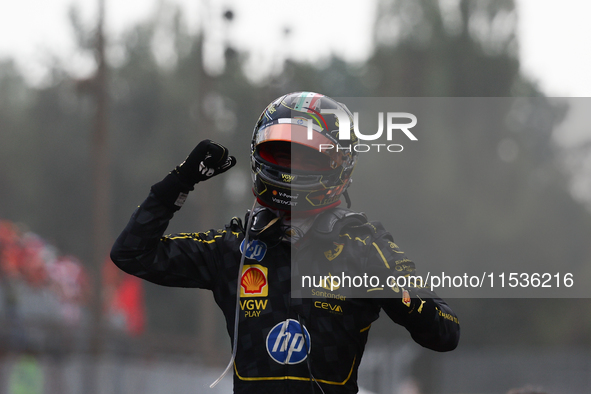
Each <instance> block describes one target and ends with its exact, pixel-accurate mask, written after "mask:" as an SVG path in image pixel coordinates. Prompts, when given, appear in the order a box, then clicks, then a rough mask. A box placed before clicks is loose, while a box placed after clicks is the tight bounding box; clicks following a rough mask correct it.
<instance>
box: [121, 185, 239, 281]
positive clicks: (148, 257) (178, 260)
mask: <svg viewBox="0 0 591 394" xmlns="http://www.w3.org/2000/svg"><path fill="white" fill-rule="evenodd" d="M175 210H176V209H175V208H171V207H170V204H168V203H167V202H164V201H162V197H157V196H156V194H155V193H154V191H152V192H151V193H150V194H149V196H148V198H147V199H146V200H145V201H144V202H143V203H142V204H141V205H140V206H139V207H138V208H137V209H136V210H135V212H134V213H133V215H132V216H131V219H130V220H129V222H128V224H127V226H126V227H125V229H124V230H123V231H122V232H121V234H120V235H119V237H118V238H117V240H116V241H115V243H114V245H113V247H112V249H111V260H113V262H114V263H115V264H116V265H117V266H118V267H119V268H120V269H122V270H123V271H125V272H127V273H129V274H131V275H135V276H137V277H140V278H142V279H145V280H148V281H150V282H152V283H156V284H159V285H164V286H174V287H199V288H205V289H211V288H212V287H213V282H214V280H215V278H216V272H217V270H218V267H219V262H220V261H221V260H222V259H221V253H223V250H222V249H223V238H224V235H225V231H222V230H217V231H213V230H211V231H208V232H205V233H187V234H176V235H171V236H163V234H164V232H165V231H166V228H167V226H168V223H169V221H170V219H171V218H172V217H173V214H174V211H175ZM235 236H236V237H237V235H235Z"/></svg>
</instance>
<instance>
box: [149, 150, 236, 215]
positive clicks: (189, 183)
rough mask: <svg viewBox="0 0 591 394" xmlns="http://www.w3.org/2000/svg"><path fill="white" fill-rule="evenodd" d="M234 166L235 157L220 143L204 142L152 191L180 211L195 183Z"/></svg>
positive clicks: (167, 204)
mask: <svg viewBox="0 0 591 394" xmlns="http://www.w3.org/2000/svg"><path fill="white" fill-rule="evenodd" d="M235 165H236V158H235V157H234V156H229V155H228V149H226V148H225V147H224V146H222V145H220V144H218V143H217V142H213V141H211V140H203V141H201V142H200V143H199V144H198V145H197V146H196V147H195V149H193V151H192V152H191V153H190V154H189V156H187V158H186V159H185V161H184V162H182V163H181V164H180V165H179V166H177V167H176V168H175V169H174V170H172V171H171V173H170V174H168V175H167V176H166V177H165V178H164V179H163V180H162V181H160V182H158V183H156V184H155V185H153V186H152V189H151V190H152V193H153V194H154V195H155V196H156V198H158V200H160V202H162V203H163V204H164V205H166V206H167V207H169V208H170V209H172V210H174V211H177V210H179V209H180V208H181V206H182V205H183V204H184V202H185V200H186V199H187V196H188V194H189V191H191V190H193V189H194V186H195V184H196V183H199V182H201V181H205V180H208V179H209V178H211V177H214V176H216V175H218V174H221V173H223V172H226V171H228V170H229V169H230V168H232V167H234V166H235Z"/></svg>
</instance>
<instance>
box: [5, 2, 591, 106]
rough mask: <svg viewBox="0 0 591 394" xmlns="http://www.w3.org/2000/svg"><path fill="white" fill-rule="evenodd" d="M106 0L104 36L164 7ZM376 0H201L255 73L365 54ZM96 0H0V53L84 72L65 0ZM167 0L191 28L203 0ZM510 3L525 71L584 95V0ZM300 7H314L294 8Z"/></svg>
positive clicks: (34, 64) (554, 91)
mask: <svg viewBox="0 0 591 394" xmlns="http://www.w3.org/2000/svg"><path fill="white" fill-rule="evenodd" d="M105 1H106V6H107V27H108V32H109V36H110V37H111V39H115V40H116V39H117V37H120V35H121V33H122V32H123V31H125V29H126V28H128V27H129V26H131V25H133V24H134V23H136V22H139V21H142V20H146V19H147V18H153V17H154V15H160V17H163V16H164V15H165V13H163V12H157V10H158V9H159V8H158V7H161V5H162V3H163V0H126V1H114V0H105ZM376 1H377V0H366V1H363V2H361V1H338V0H323V1H310V0H301V1H299V2H298V6H297V8H295V7H291V6H283V5H284V4H288V3H285V2H278V1H276V0H273V1H271V0H256V1H248V2H244V1H242V2H240V1H235V0H234V1H232V0H220V1H215V0H209V1H207V2H208V3H209V4H210V6H211V8H212V12H215V13H216V15H219V13H218V12H221V11H222V10H223V9H225V7H226V6H231V7H232V8H233V9H234V10H235V11H236V19H235V22H234V23H233V25H232V26H233V27H232V29H231V30H230V31H229V32H228V34H229V35H230V36H231V39H232V40H233V41H234V42H235V43H236V44H237V45H238V46H239V47H244V48H249V49H251V51H252V58H251V63H250V64H251V68H252V69H251V72H252V73H253V75H256V72H255V70H254V69H255V68H256V69H257V70H259V71H268V70H271V69H273V67H276V66H277V62H275V63H274V62H273V59H279V58H281V57H283V56H291V57H294V58H296V59H299V60H317V59H319V58H322V57H326V56H327V55H328V54H329V53H330V52H327V48H331V49H330V51H332V53H336V54H338V55H340V56H341V57H344V58H346V59H347V60H351V61H355V60H362V59H364V58H365V57H367V56H368V55H370V54H371V50H372V47H371V45H370V42H371V34H372V29H373V27H372V21H373V19H374V16H375V3H376ZM446 1H447V2H450V1H451V2H453V1H454V0H446ZM97 2H98V0H19V1H12V2H8V1H6V2H3V5H1V6H0V37H1V38H0V57H8V56H10V57H13V58H16V59H17V61H18V63H19V64H20V65H21V67H22V68H23V69H24V70H25V71H26V72H27V75H29V76H30V78H31V79H32V80H36V81H38V80H40V79H41V78H42V75H43V71H44V69H45V65H46V64H47V63H48V62H50V58H51V56H53V55H58V57H61V58H62V59H67V65H68V67H69V68H70V69H71V71H72V72H73V73H78V74H84V73H87V72H88V71H89V70H90V69H91V68H92V61H91V59H90V58H89V57H88V56H82V55H81V54H77V53H76V52H75V51H74V44H73V42H72V33H71V28H70V24H69V22H68V17H67V13H68V12H67V10H68V7H69V6H71V5H75V6H77V7H78V8H79V9H80V11H81V15H82V18H83V21H85V22H88V23H90V22H92V21H93V19H94V15H96V8H97ZM167 2H168V3H176V4H180V5H181V6H182V7H183V9H184V10H185V12H184V18H185V21H186V24H187V26H188V29H189V30H190V31H196V30H197V29H198V26H199V24H200V21H199V20H198V15H200V5H199V4H202V3H203V2H205V0H204V1H198V0H167ZM255 5H256V7H255ZM517 5H518V7H519V11H520V14H519V18H520V19H519V39H520V46H521V47H520V57H521V62H522V66H523V69H524V71H525V72H526V73H527V74H528V75H529V76H530V77H531V78H533V79H534V80H536V81H538V83H539V84H540V86H541V87H542V89H543V90H544V91H545V92H546V94H548V95H550V96H571V97H573V96H591V73H589V71H588V70H591V51H590V50H589V48H591V24H589V23H588V22H587V20H586V18H588V16H589V15H591V2H587V1H583V0H562V1H560V2H559V3H557V2H556V1H552V0H517ZM306 9H307V10H314V12H308V13H302V12H301V10H306ZM160 10H162V8H160ZM31 11H33V12H31ZM213 19H214V18H209V20H213ZM352 21H354V22H352ZM216 23H217V24H218V25H219V24H221V23H222V22H221V21H219V22H216ZM218 25H216V24H215V23H214V24H213V26H212V28H211V29H210V31H211V33H212V34H211V40H212V41H213V42H215V41H219V40H222V39H224V37H221V36H220V33H219V32H221V31H223V30H224V29H218V28H217V27H219V26H218ZM285 26H289V27H290V29H291V30H292V34H291V35H290V37H289V38H288V39H285V38H283V34H282V30H283V28H284V27H285ZM322 26H326V27H322ZM319 27H320V28H319ZM319 32H320V33H319ZM277 37H280V39H278V38H277ZM160 41H161V42H162V43H163V45H162V48H163V50H162V54H161V58H162V59H161V60H162V61H163V62H164V63H165V62H166V61H167V53H166V49H165V48H166V45H165V43H166V37H164V36H163V37H161V39H160ZM345 45H346V47H345ZM215 47H216V46H215V45H212V46H211V47H210V49H211V50H212V51H215ZM116 54H117V53H116V50H115V51H113V57H114V59H116ZM211 58H215V56H212V57H211Z"/></svg>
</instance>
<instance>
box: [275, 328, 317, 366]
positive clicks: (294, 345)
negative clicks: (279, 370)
mask: <svg viewBox="0 0 591 394" xmlns="http://www.w3.org/2000/svg"><path fill="white" fill-rule="evenodd" d="M267 352H268V353H269V356H271V358H272V359H273V360H275V361H276V362H278V363H279V364H298V363H301V362H302V361H304V360H305V359H306V357H308V353H310V334H309V333H308V330H307V329H306V327H305V326H302V325H301V324H300V323H299V322H298V321H297V320H293V319H287V320H285V321H283V322H281V323H278V324H277V325H275V327H273V328H272V329H271V331H270V332H269V335H267Z"/></svg>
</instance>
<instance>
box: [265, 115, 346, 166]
mask: <svg viewBox="0 0 591 394" xmlns="http://www.w3.org/2000/svg"><path fill="white" fill-rule="evenodd" d="M281 120H283V119H279V121H281ZM290 120H291V119H286V121H290ZM279 141H282V142H287V143H291V144H298V145H301V146H305V147H308V148H311V149H313V150H314V151H315V152H318V153H320V154H322V155H324V156H326V157H327V158H328V163H329V168H327V169H334V168H337V167H339V166H341V165H342V164H343V162H345V161H346V160H347V157H348V156H350V155H351V149H350V147H346V148H343V147H341V146H340V145H339V144H338V143H337V142H336V141H334V140H333V139H331V138H329V137H327V136H326V135H324V134H321V133H320V132H318V131H317V130H315V129H314V127H312V128H309V127H307V126H304V125H302V124H293V123H273V124H270V125H269V126H267V127H265V128H262V129H261V130H259V133H258V134H257V136H256V139H255V141H254V144H255V149H259V148H260V146H261V144H264V143H267V142H279ZM292 146H293V145H292ZM294 149H296V147H295V146H294V148H293V149H292V150H294ZM294 153H295V152H294ZM293 157H295V155H293ZM298 167H299V165H298V163H295V162H293V163H292V165H290V168H294V169H298ZM319 170H322V169H319Z"/></svg>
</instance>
